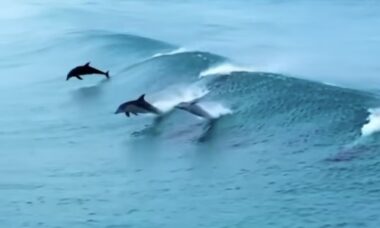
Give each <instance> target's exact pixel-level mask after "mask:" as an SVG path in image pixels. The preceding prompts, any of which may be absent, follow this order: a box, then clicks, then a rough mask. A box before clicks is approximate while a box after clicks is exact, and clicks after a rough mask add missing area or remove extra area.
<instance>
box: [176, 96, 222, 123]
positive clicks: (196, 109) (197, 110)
mask: <svg viewBox="0 0 380 228" xmlns="http://www.w3.org/2000/svg"><path fill="white" fill-rule="evenodd" d="M198 101H199V99H196V100H193V101H190V102H181V103H179V104H178V105H176V106H175V108H178V109H181V110H185V111H188V112H190V113H192V114H194V115H196V116H199V117H202V118H205V119H208V120H211V119H214V118H213V117H212V116H211V115H210V114H209V113H208V112H207V111H206V110H204V109H203V108H202V107H201V106H199V105H198Z"/></svg>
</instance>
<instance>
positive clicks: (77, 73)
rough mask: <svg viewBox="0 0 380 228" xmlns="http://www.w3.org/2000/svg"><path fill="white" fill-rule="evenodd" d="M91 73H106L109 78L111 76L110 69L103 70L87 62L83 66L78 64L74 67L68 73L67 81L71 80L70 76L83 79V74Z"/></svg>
mask: <svg viewBox="0 0 380 228" xmlns="http://www.w3.org/2000/svg"><path fill="white" fill-rule="evenodd" d="M89 74H101V75H104V76H106V77H107V78H109V77H110V76H109V71H107V72H103V71H101V70H98V69H96V68H94V67H92V66H90V62H88V63H86V64H85V65H83V66H77V67H75V68H74V69H72V70H71V71H70V72H69V73H68V74H67V78H66V81H67V80H69V79H70V78H72V77H76V78H78V79H79V80H83V78H82V77H81V76H83V75H89Z"/></svg>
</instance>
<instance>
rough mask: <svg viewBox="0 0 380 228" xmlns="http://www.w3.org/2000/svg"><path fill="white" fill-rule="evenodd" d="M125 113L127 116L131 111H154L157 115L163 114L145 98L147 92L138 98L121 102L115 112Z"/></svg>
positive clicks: (133, 112) (136, 113) (137, 112)
mask: <svg viewBox="0 0 380 228" xmlns="http://www.w3.org/2000/svg"><path fill="white" fill-rule="evenodd" d="M119 113H125V115H126V116H127V117H129V116H130V113H132V114H134V115H136V116H137V115H138V114H139V113H153V114H156V115H161V114H162V112H161V111H160V110H158V108H156V107H154V106H153V105H151V104H150V103H148V102H147V101H146V100H145V94H143V95H141V96H140V97H139V98H138V99H137V100H133V101H127V102H125V103H123V104H121V105H120V106H119V107H118V108H117V110H116V112H115V114H119Z"/></svg>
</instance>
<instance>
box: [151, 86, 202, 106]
mask: <svg viewBox="0 0 380 228" xmlns="http://www.w3.org/2000/svg"><path fill="white" fill-rule="evenodd" d="M207 93H209V91H208V90H207V89H206V88H204V87H201V86H199V85H191V86H175V87H172V88H169V89H167V90H165V91H163V92H161V93H160V94H157V97H159V99H158V100H157V101H156V102H153V104H154V105H155V106H156V107H157V108H159V109H160V110H162V111H163V112H168V111H170V110H171V109H173V108H174V106H176V105H177V104H179V103H181V102H189V101H192V100H195V99H199V98H201V97H203V96H205V95H206V94H207Z"/></svg>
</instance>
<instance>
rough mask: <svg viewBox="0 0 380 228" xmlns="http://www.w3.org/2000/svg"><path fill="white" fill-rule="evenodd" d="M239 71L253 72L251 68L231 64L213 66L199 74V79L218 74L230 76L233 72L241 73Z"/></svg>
mask: <svg viewBox="0 0 380 228" xmlns="http://www.w3.org/2000/svg"><path fill="white" fill-rule="evenodd" d="M241 71H247V72H253V71H254V70H253V69H252V68H247V67H240V66H236V65H233V64H231V63H224V64H220V65H216V66H213V67H211V68H209V69H207V70H205V71H202V72H201V73H200V74H199V77H206V76H210V75H218V74H231V73H233V72H241Z"/></svg>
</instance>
